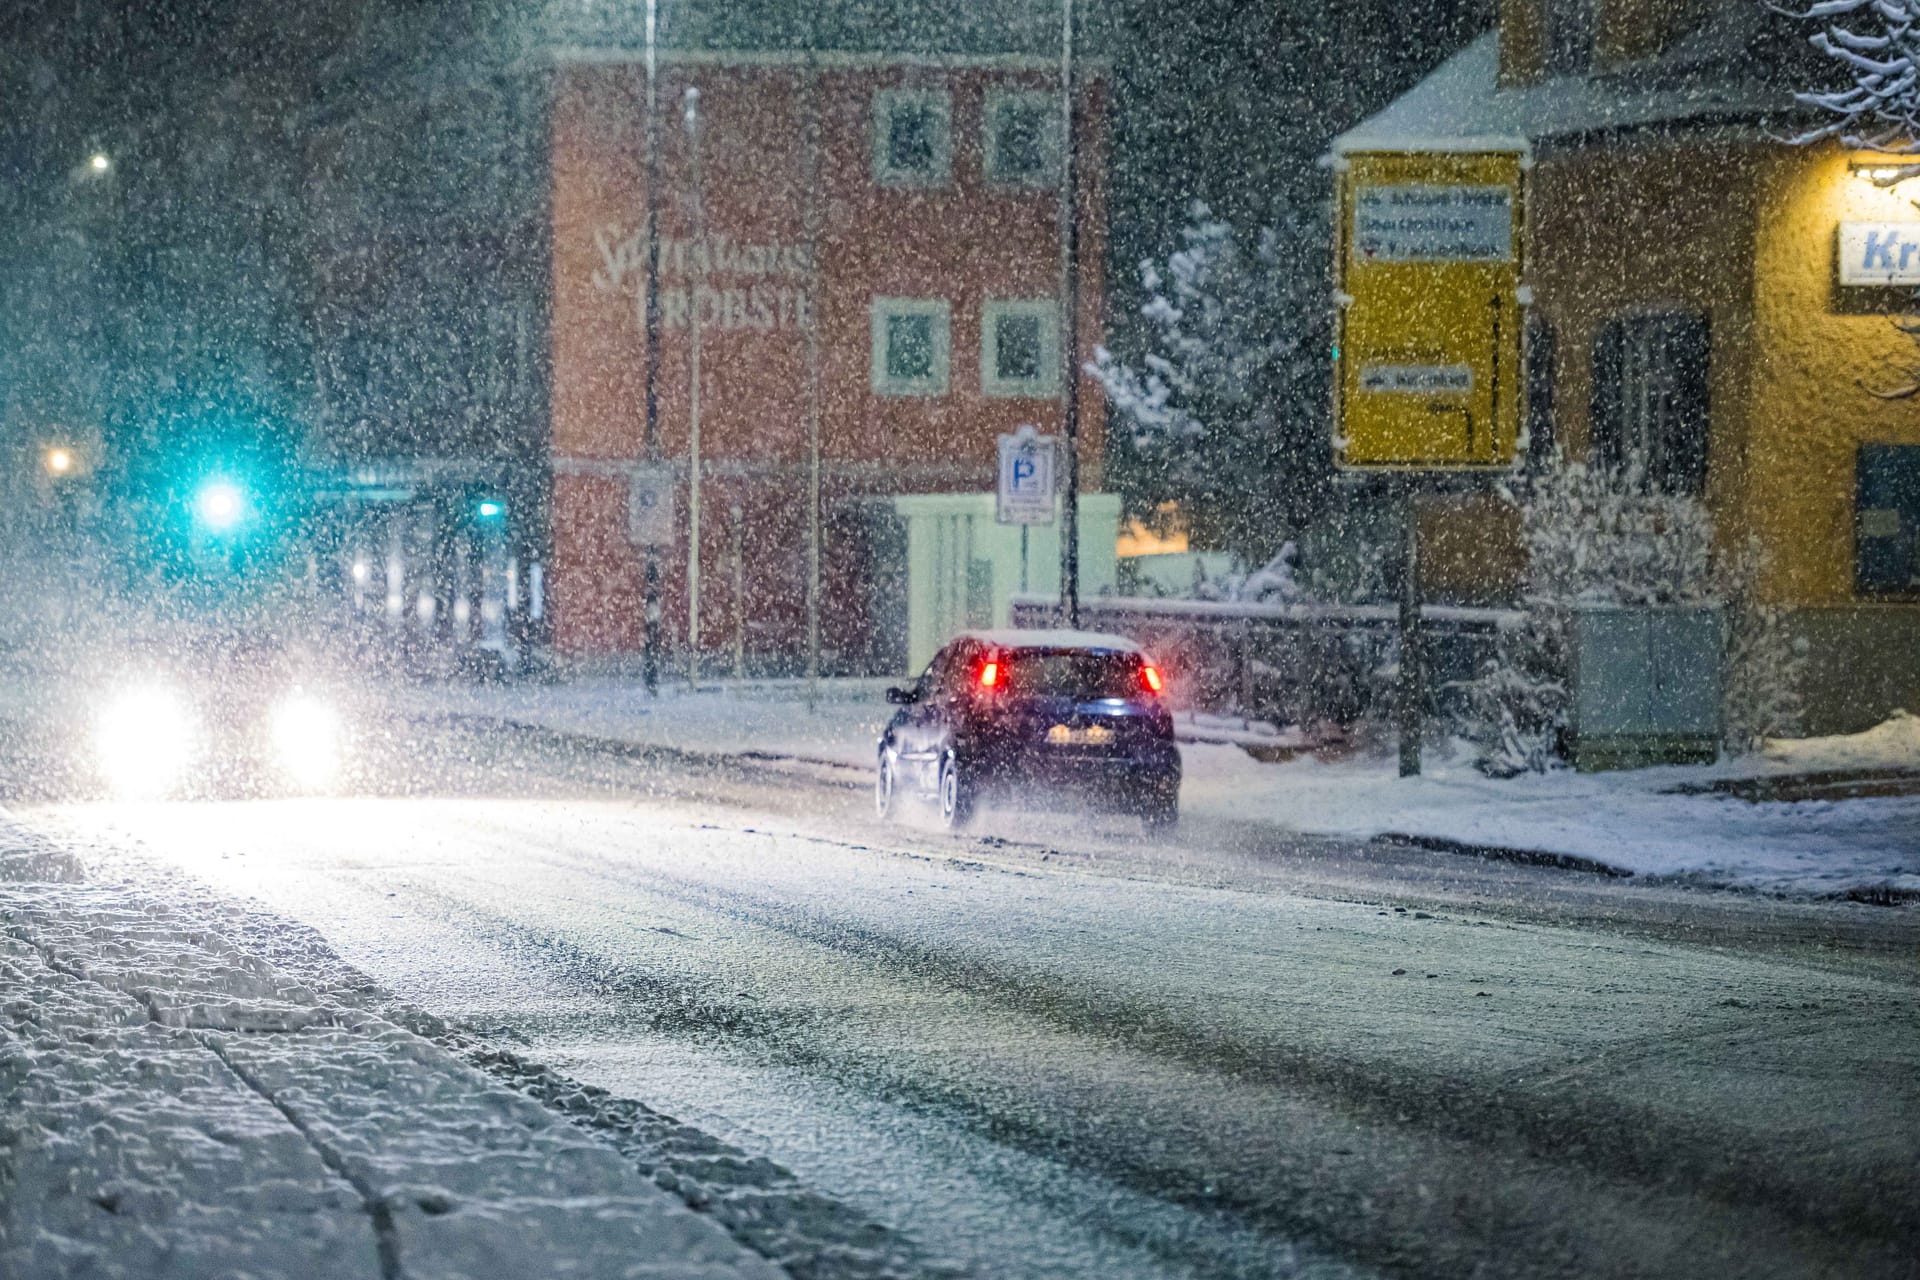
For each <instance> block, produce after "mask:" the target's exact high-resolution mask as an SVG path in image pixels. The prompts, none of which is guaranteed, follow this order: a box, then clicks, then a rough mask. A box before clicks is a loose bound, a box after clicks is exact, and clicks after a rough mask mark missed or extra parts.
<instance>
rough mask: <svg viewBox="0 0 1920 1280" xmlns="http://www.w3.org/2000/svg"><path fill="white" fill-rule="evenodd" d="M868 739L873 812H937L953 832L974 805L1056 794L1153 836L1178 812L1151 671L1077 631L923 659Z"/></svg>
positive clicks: (1008, 637) (983, 638)
mask: <svg viewBox="0 0 1920 1280" xmlns="http://www.w3.org/2000/svg"><path fill="white" fill-rule="evenodd" d="M887 701H889V702H892V703H895V704H896V705H898V706H899V708H900V709H899V710H898V711H897V712H895V713H894V717H893V719H892V720H891V721H889V722H888V723H887V727H886V730H885V731H884V732H883V733H882V734H881V735H880V759H879V774H878V776H877V778H876V780H875V783H874V801H875V804H876V806H877V807H878V808H879V811H880V815H881V816H882V817H889V816H891V815H892V813H893V811H894V808H895V806H896V805H897V803H898V802H899V800H900V799H901V797H903V796H908V795H918V796H920V797H922V798H925V799H931V800H933V801H935V802H936V803H937V804H938V805H939V810H940V820H941V822H942V823H943V824H945V825H946V826H948V827H954V828H957V827H962V826H964V825H966V823H967V821H968V820H969V819H970V818H971V817H972V816H973V811H974V807H975V805H976V804H977V803H978V802H979V800H980V799H981V798H982V797H992V798H995V799H1013V800H1023V799H1024V800H1035V799H1039V800H1045V799H1046V798H1049V797H1057V796H1059V795H1061V794H1063V793H1064V794H1068V795H1071V796H1072V797H1074V798H1076V799H1080V800H1085V801H1089V802H1092V803H1094V804H1099V805H1102V806H1103V807H1107V808H1114V809H1119V810H1123V811H1125V812H1129V813H1135V814H1138V815H1139V816H1140V818H1141V819H1142V820H1143V821H1144V822H1145V823H1146V824H1147V826H1148V827H1150V828H1154V829H1165V828H1168V827H1171V826H1172V825H1173V824H1174V823H1175V822H1176V821H1177V820H1178V817H1179V812H1180V808H1179V806H1180V751H1179V748H1178V747H1176V746H1175V745H1174V741H1173V716H1172V714H1171V713H1170V712H1169V711H1168V710H1167V704H1166V699H1165V697H1164V696H1163V694H1162V680H1161V676H1160V673H1159V671H1158V670H1156V669H1155V668H1154V666H1153V664H1152V663H1151V662H1150V661H1149V660H1148V658H1147V656H1146V655H1145V654H1144V653H1142V652H1141V651H1140V649H1139V647H1138V646H1136V645H1135V644H1134V643H1133V642H1132V641H1130V640H1127V639H1125V638H1124V637H1121V636H1108V635H1099V634H1096V633H1094V632H1088V631H969V632H964V633H962V634H961V635H958V636H956V637H954V638H953V639H952V640H950V641H948V642H947V645H946V647H945V648H943V649H941V650H940V652H939V653H937V654H935V655H934V659H933V661H932V662H931V663H929V664H928V666H927V669H926V671H925V672H924V673H923V674H922V675H921V677H920V679H919V680H918V681H917V682H915V683H914V684H913V685H912V686H910V687H908V688H897V689H889V690H887Z"/></svg>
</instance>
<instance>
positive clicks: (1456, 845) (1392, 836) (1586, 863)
mask: <svg viewBox="0 0 1920 1280" xmlns="http://www.w3.org/2000/svg"><path fill="white" fill-rule="evenodd" d="M1368 843H1369V844H1398V845H1408V846H1411V847H1412V848H1415V849H1428V850H1431V851H1433V852H1434V853H1455V854H1461V855H1463V856H1465V857H1469V858H1486V859H1488V860H1490V861H1493V862H1517V863H1520V864H1522V865H1524V866H1529V867H1553V868H1555V869H1557V870H1560V871H1581V872H1585V873H1586V874H1588V875H1596V876H1606V877H1608V878H1610V879H1615V880H1625V879H1629V878H1631V877H1632V875H1633V872H1631V871H1629V870H1628V869H1627V868H1625V867H1616V866H1614V865H1613V864H1612V863H1608V862H1600V861H1598V860H1597V859H1594V858H1582V857H1580V856H1578V855H1577V854H1571V853H1549V852H1548V851H1546V850H1545V849H1515V848H1510V847H1508V846H1506V845H1498V844H1475V843H1473V842H1472V841H1469V840H1451V839H1448V838H1447V837H1446V836H1418V835H1409V834H1407V833H1404V832H1400V831H1383V832H1381V833H1380V834H1379V835H1377V836H1374V837H1373V838H1372V839H1371V840H1370V841H1368Z"/></svg>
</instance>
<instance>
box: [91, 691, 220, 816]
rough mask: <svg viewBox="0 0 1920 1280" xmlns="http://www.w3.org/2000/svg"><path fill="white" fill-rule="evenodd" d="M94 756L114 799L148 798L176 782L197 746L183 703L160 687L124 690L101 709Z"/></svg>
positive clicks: (173, 692)
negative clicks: (114, 796)
mask: <svg viewBox="0 0 1920 1280" xmlns="http://www.w3.org/2000/svg"><path fill="white" fill-rule="evenodd" d="M93 743H94V752H95V755H96V757H97V759H98V762H99V766H100V772H101V774H102V775H103V776H104V777H105V779H106V781H107V784H108V785H109V786H111V787H112V788H113V789H114V791H115V792H117V793H119V794H120V795H123V796H126V797H129V798H133V799H151V798H154V797H158V796H163V795H165V794H166V793H167V792H168V791H170V790H172V789H173V787H174V786H175V785H176V784H177V783H178V782H179V781H180V778H181V775H182V774H184V773H185V772H186V770H187V767H188V765H189V764H191V763H192V759H193V753H194V751H195V749H196V748H197V746H198V730H197V728H196V726H195V724H194V720H193V712H192V709H191V708H190V707H189V706H188V704H187V700H186V699H185V698H183V697H181V696H180V695H179V694H178V693H177V692H175V691H174V690H172V689H169V688H167V687H165V686H163V685H153V686H147V687H142V688H136V689H129V690H127V691H126V692H124V693H122V694H120V695H119V696H117V697H115V698H113V699H112V700H111V701H109V702H108V703H107V704H106V705H105V706H104V707H102V708H101V711H100V716H99V719H98V720H97V721H95V723H94V730H93Z"/></svg>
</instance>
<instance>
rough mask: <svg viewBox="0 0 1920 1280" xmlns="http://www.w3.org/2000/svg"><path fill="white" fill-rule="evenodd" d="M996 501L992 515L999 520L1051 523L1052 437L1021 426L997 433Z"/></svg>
mask: <svg viewBox="0 0 1920 1280" xmlns="http://www.w3.org/2000/svg"><path fill="white" fill-rule="evenodd" d="M998 497H999V501H998V503H997V504H996V506H995V508H994V516H995V518H996V519H997V520H998V521H999V522H1000V523H1001V524H1052V523H1053V437H1052V436H1043V435H1039V434H1037V433H1036V432H1035V431H1034V429H1033V428H1032V427H1021V428H1020V429H1019V430H1018V431H1016V432H1014V433H1013V434H1012V435H1010V436H1001V437H1000V484H999V494H998Z"/></svg>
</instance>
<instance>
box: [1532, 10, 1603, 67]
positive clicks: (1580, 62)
mask: <svg viewBox="0 0 1920 1280" xmlns="http://www.w3.org/2000/svg"><path fill="white" fill-rule="evenodd" d="M1543 4H1544V7H1545V10H1546V12H1545V15H1544V16H1545V19H1546V33H1545V43H1546V50H1545V53H1546V63H1547V74H1548V75H1555V76H1570V75H1582V74H1584V73H1586V72H1588V71H1591V70H1592V69H1593V0H1543Z"/></svg>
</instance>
